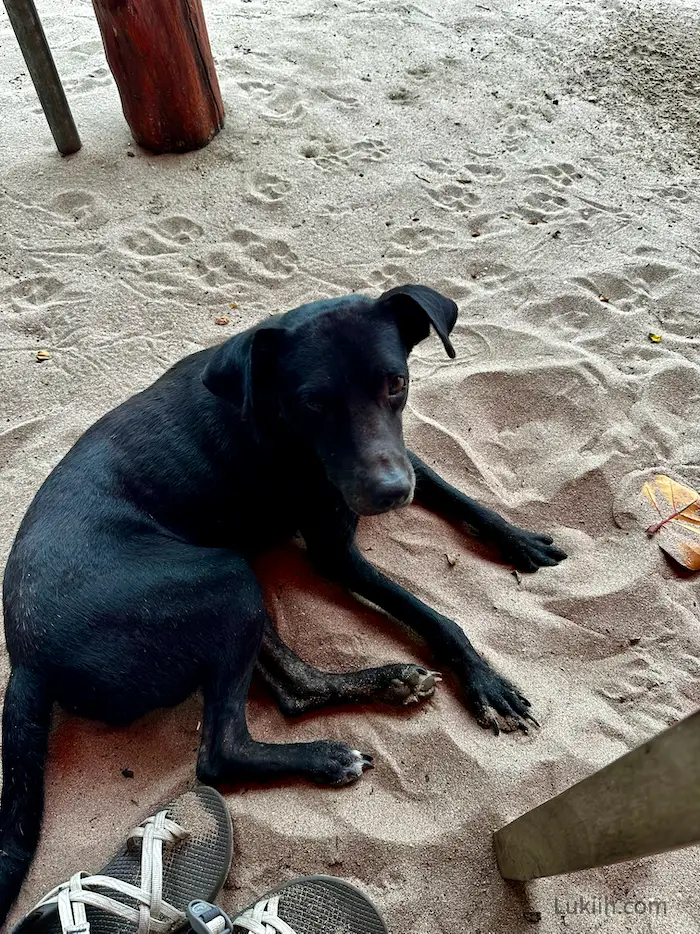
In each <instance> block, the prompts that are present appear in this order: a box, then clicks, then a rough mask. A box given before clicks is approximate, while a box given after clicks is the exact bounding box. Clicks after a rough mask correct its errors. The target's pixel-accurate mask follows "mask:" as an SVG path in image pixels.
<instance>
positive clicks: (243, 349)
mask: <svg viewBox="0 0 700 934" xmlns="http://www.w3.org/2000/svg"><path fill="white" fill-rule="evenodd" d="M279 332H280V327H279V323H278V321H277V320H272V321H269V322H265V324H262V325H260V326H258V327H257V328H254V329H253V330H250V331H245V332H244V333H243V334H236V335H235V336H234V337H232V338H230V340H227V341H226V343H224V344H222V345H221V346H220V347H219V349H218V350H217V351H216V352H215V354H214V356H213V357H212V358H211V360H210V361H209V363H208V364H207V365H206V367H205V368H204V372H203V373H202V382H203V383H204V385H205V386H206V388H207V389H208V390H209V391H210V392H213V393H214V395H215V396H219V397H220V398H222V399H226V400H227V401H229V402H238V403H239V405H240V406H241V415H242V417H243V418H244V419H252V417H253V415H254V411H255V409H256V408H258V407H259V405H260V404H261V403H262V401H263V400H264V399H265V398H269V397H270V395H271V393H272V392H273V391H274V360H275V349H276V339H277V337H278V335H279Z"/></svg>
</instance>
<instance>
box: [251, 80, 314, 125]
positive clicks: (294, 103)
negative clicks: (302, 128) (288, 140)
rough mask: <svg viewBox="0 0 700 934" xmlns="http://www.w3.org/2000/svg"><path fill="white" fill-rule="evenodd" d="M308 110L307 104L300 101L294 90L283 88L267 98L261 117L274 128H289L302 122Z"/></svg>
mask: <svg viewBox="0 0 700 934" xmlns="http://www.w3.org/2000/svg"><path fill="white" fill-rule="evenodd" d="M306 110H307V107H306V103H305V102H304V101H303V100H301V99H300V97H299V94H298V93H297V92H296V90H294V88H282V89H281V90H279V91H277V93H276V94H272V95H270V96H269V97H267V98H266V102H265V107H264V108H263V110H262V111H261V116H262V118H263V120H265V121H266V122H267V123H269V124H271V125H272V126H276V127H282V128H289V127H294V126H298V125H299V124H300V123H301V122H302V120H303V119H304V117H305V116H306Z"/></svg>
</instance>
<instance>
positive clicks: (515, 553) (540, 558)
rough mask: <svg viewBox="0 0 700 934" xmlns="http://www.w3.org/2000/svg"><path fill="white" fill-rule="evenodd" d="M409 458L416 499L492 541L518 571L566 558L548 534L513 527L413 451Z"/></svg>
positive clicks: (550, 563)
mask: <svg viewBox="0 0 700 934" xmlns="http://www.w3.org/2000/svg"><path fill="white" fill-rule="evenodd" d="M408 456H409V458H410V460H411V464H412V465H413V470H414V471H415V474H416V497H417V498H418V499H419V500H420V501H421V502H422V503H423V504H424V505H425V506H427V508H428V509H432V510H433V511H434V512H437V513H440V514H441V515H443V516H445V517H446V518H448V519H457V520H458V521H459V522H464V523H465V524H466V525H468V526H469V527H470V528H471V529H473V531H474V533H475V534H476V535H478V536H479V537H480V538H483V539H484V540H485V541H488V542H492V543H493V544H494V545H496V547H497V548H498V549H499V551H500V552H501V555H502V556H503V558H504V559H505V560H506V561H509V562H511V563H512V564H513V565H515V567H516V568H517V569H518V570H519V571H536V570H537V569H538V568H541V567H552V566H554V565H555V564H559V562H560V561H563V560H564V558H566V552H564V551H562V550H561V548H557V547H556V546H555V545H554V544H553V542H552V539H551V537H550V536H549V535H541V534H540V533H539V532H528V531H527V529H521V528H520V527H519V526H517V525H513V523H512V522H508V520H507V519H504V518H503V516H500V515H499V514H498V513H497V512H494V511H493V509H489V508H488V507H487V506H482V504H481V503H478V502H477V501H476V500H474V499H471V498H470V497H469V496H465V495H464V493H461V492H460V491H459V490H457V489H456V488H455V487H453V486H451V485H450V484H449V483H447V482H446V481H445V480H443V479H442V477H440V476H439V475H438V474H436V473H435V471H434V470H431V468H430V467H428V465H427V464H424V463H423V461H422V460H421V459H420V458H419V457H417V456H416V455H415V454H414V453H413V451H409V452H408Z"/></svg>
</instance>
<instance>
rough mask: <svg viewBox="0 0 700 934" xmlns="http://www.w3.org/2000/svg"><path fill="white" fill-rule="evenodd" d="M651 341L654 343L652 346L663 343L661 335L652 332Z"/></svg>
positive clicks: (650, 332) (650, 334)
mask: <svg viewBox="0 0 700 934" xmlns="http://www.w3.org/2000/svg"><path fill="white" fill-rule="evenodd" d="M649 340H650V341H651V342H652V344H660V343H661V335H660V334H654V333H653V332H652V331H649Z"/></svg>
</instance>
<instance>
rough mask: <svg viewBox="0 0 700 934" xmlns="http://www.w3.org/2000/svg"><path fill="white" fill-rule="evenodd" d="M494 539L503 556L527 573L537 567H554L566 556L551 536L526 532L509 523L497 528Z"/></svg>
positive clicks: (530, 572) (535, 569) (519, 569)
mask: <svg viewBox="0 0 700 934" xmlns="http://www.w3.org/2000/svg"><path fill="white" fill-rule="evenodd" d="M495 541H496V544H497V545H498V547H499V549H500V551H501V554H502V556H503V558H504V559H505V560H506V561H509V562H510V563H511V564H513V565H514V566H515V568H517V570H518V571H523V572H524V573H528V574H532V573H534V572H535V571H537V570H538V569H539V568H544V567H554V566H555V565H557V564H559V562H560V561H563V560H564V559H565V558H566V557H567V554H566V552H565V551H562V550H561V548H557V547H556V545H554V543H553V540H552V538H551V536H549V535H541V534H540V533H539V532H528V531H527V529H521V528H519V527H518V526H517V525H511V524H510V523H507V524H506V525H505V526H504V527H503V528H502V529H499V530H498V532H497V533H496V538H495Z"/></svg>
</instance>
